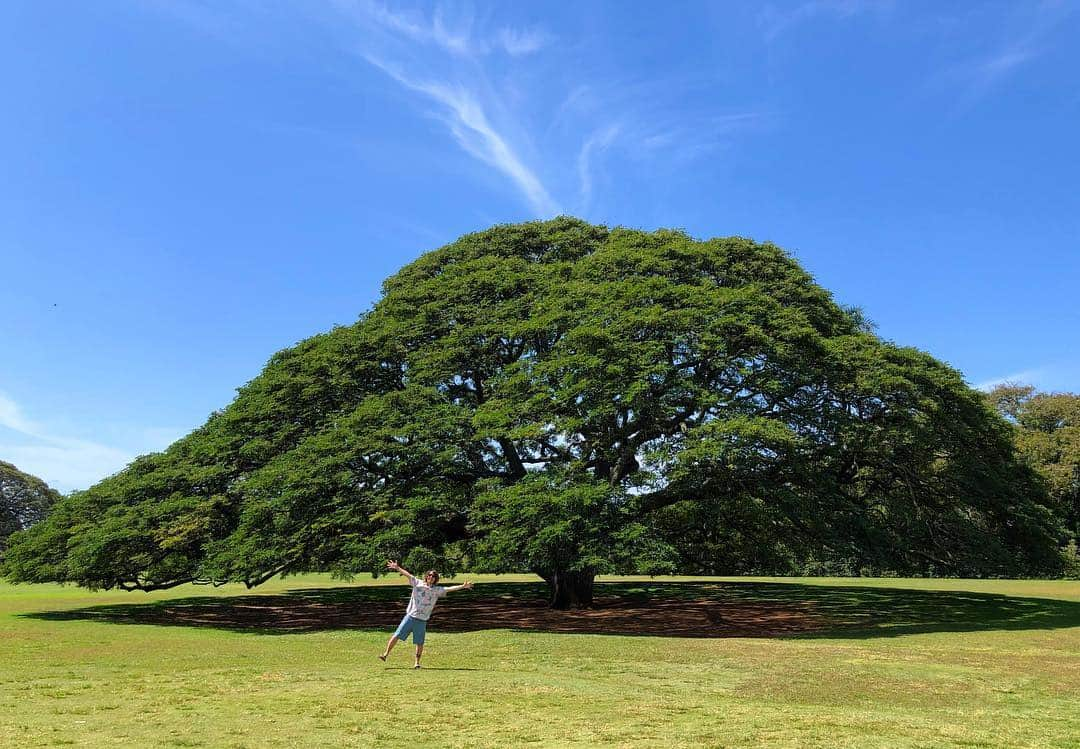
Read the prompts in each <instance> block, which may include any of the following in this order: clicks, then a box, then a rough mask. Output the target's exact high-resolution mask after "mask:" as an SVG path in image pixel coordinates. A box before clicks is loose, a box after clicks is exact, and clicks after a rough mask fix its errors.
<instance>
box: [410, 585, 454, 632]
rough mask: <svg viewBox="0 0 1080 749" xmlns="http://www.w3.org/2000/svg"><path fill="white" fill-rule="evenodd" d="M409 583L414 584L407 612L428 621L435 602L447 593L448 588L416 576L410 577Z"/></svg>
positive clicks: (414, 617) (415, 617) (413, 616)
mask: <svg viewBox="0 0 1080 749" xmlns="http://www.w3.org/2000/svg"><path fill="white" fill-rule="evenodd" d="M409 585H411V586H412V596H410V597H409V608H408V609H407V610H406V611H405V614H406V616H411V617H412V618H413V619H420V620H421V621H425V622H426V621H427V620H428V617H429V616H431V612H432V610H434V608H435V602H436V601H438V600H439V599H440V598H442V597H443V596H445V595H446V588H445V587H443V586H442V585H436V586H435V587H432V586H430V585H428V584H427V583H425V582H424V581H423V580H418V579H416V578H415V577H409Z"/></svg>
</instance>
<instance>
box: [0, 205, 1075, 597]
mask: <svg viewBox="0 0 1080 749" xmlns="http://www.w3.org/2000/svg"><path fill="white" fill-rule="evenodd" d="M1045 501H1046V496H1045V492H1044V491H1043V490H1042V488H1041V484H1040V483H1039V482H1038V480H1037V479H1036V477H1035V476H1034V474H1033V473H1032V471H1031V470H1030V469H1029V468H1028V467H1026V466H1025V465H1023V464H1022V463H1020V462H1019V461H1018V460H1017V459H1016V456H1015V453H1014V449H1013V446H1012V443H1011V441H1010V427H1009V425H1008V424H1007V423H1006V422H1005V421H1004V420H1002V419H1001V418H1000V417H998V416H997V415H996V414H994V413H993V412H992V411H991V409H989V408H987V406H986V405H985V404H984V403H983V401H982V398H981V396H980V394H979V393H977V392H975V391H973V390H972V389H970V388H969V387H968V386H967V385H966V384H965V383H964V381H963V378H962V376H961V375H960V374H959V373H958V372H957V371H956V370H954V369H952V368H950V367H948V366H946V365H944V364H942V363H941V362H939V361H937V360H935V359H934V358H933V357H931V356H929V355H927V354H925V353H923V352H920V351H917V350H915V349H911V348H903V347H898V346H895V345H893V344H891V343H889V342H887V341H883V340H881V339H880V338H878V337H877V336H876V335H874V334H873V332H872V327H871V325H870V324H869V323H868V321H867V319H866V318H865V316H864V315H863V314H862V313H861V312H860V311H858V310H849V309H844V308H842V307H840V306H839V305H837V304H836V303H835V301H834V300H833V299H832V297H831V296H830V294H829V293H828V292H827V291H826V290H824V289H822V288H821V287H820V286H818V285H817V284H816V283H814V281H813V279H812V278H811V276H810V275H809V274H808V273H806V272H805V271H804V270H803V269H802V268H800V267H799V265H798V263H796V262H795V261H794V260H793V259H792V258H791V257H790V256H789V255H788V254H786V253H785V252H784V251H783V250H781V249H780V248H778V247H776V246H774V245H771V244H768V243H766V244H759V243H755V242H753V241H751V240H748V239H742V238H738V237H731V238H725V239H711V240H706V241H698V240H694V239H693V238H691V237H689V236H687V235H686V234H685V233H683V232H679V231H671V230H660V231H656V232H643V231H635V230H630V229H608V228H606V227H602V226H591V225H589V224H586V223H584V222H582V221H579V220H576V219H571V218H559V219H555V220H553V221H547V222H533V223H527V224H519V225H510V226H497V227H494V228H492V229H490V230H487V231H484V232H479V233H476V234H469V235H466V236H464V237H462V238H461V239H459V240H457V241H456V242H454V243H452V244H449V245H446V246H445V247H442V248H439V249H438V250H435V251H432V252H429V253H427V254H425V255H423V256H422V257H420V258H419V259H418V260H416V261H415V262H413V263H411V264H409V265H407V266H406V267H404V268H403V269H402V270H401V271H399V272H398V273H397V274H395V275H394V276H393V277H391V278H389V279H387V281H386V282H385V284H384V291H383V296H382V298H381V299H380V300H379V301H378V302H377V303H376V304H375V305H374V307H373V308H372V309H371V310H370V311H369V312H367V313H366V314H364V315H363V316H362V317H361V318H360V320H359V321H358V322H357V323H355V324H354V325H351V326H348V327H339V328H335V329H334V330H332V331H330V332H328V333H325V334H322V335H318V336H315V337H313V338H310V339H308V340H306V341H303V342H301V343H299V344H298V345H296V346H295V347H292V348H290V349H287V350H285V351H282V352H279V353H278V354H276V355H274V357H273V358H272V359H271V360H270V362H269V363H268V364H267V366H266V368H265V369H264V370H263V372H262V373H261V374H260V375H259V376H258V377H257V378H255V379H254V380H252V381H251V382H249V383H248V384H247V385H245V386H244V387H242V388H241V389H240V390H239V392H238V395H237V398H236V399H235V400H234V401H233V403H232V404H231V405H229V406H228V407H227V408H225V409H223V410H221V411H219V412H215V413H214V414H212V415H211V417H210V418H209V420H208V421H207V422H206V424H205V425H204V426H202V427H201V428H199V429H197V430H195V431H194V432H192V433H191V434H190V435H188V436H186V437H184V438H183V439H181V440H179V441H177V442H176V443H174V444H173V445H172V446H170V447H169V448H168V449H167V450H166V451H164V452H163V453H158V454H154V455H148V456H144V457H141V458H139V459H137V460H136V461H134V462H133V463H132V464H131V465H130V466H128V467H127V468H126V469H125V470H123V471H121V472H120V473H119V474H116V475H115V476H112V477H110V478H108V479H105V480H104V481H102V482H100V483H99V484H97V485H96V486H94V487H92V488H90V489H89V490H87V491H84V492H78V493H75V494H73V495H71V496H69V497H68V498H66V499H65V500H64V501H62V502H61V503H60V504H59V505H58V506H57V508H56V510H55V511H54V512H53V514H52V515H51V516H50V517H49V519H48V520H47V521H46V522H44V523H41V524H40V525H38V526H36V527H35V528H33V529H32V530H30V531H27V532H24V533H20V534H17V536H16V537H15V538H14V539H13V541H12V548H11V551H10V553H9V554H8V555H7V557H6V559H5V561H4V572H5V573H6V574H7V575H8V576H9V577H10V578H11V579H14V580H23V581H44V580H61V581H72V582H77V583H79V584H81V585H85V586H89V587H104V588H111V587H120V588H125V589H142V590H151V589H155V588H161V587H169V586H173V585H177V584H180V583H183V582H189V581H206V582H224V581H242V582H245V583H247V584H248V585H258V584H260V583H261V582H263V581H265V580H267V579H269V578H270V577H272V576H274V575H277V574H282V573H289V572H296V571H303V570H330V571H333V572H335V573H338V574H340V575H343V576H347V575H349V574H352V573H355V572H358V571H363V570H367V571H371V572H374V573H376V574H377V573H378V572H380V571H381V570H382V566H383V560H384V559H385V558H387V557H392V558H399V559H403V560H404V561H405V563H406V565H408V564H414V565H417V566H419V567H428V566H436V565H437V566H439V567H441V568H442V569H443V570H444V571H447V572H454V571H461V570H472V571H509V570H513V571H532V572H535V573H536V574H538V575H540V576H541V577H542V578H543V579H544V580H545V581H547V583H548V585H549V588H550V592H551V600H552V604H553V605H554V606H556V607H560V608H568V607H574V606H587V605H589V604H590V603H591V601H592V591H593V580H594V578H595V576H596V575H597V574H600V573H605V572H641V573H655V572H662V571H673V570H681V571H686V572H708V573H721V572H723V573H741V572H781V573H789V572H794V571H800V570H805V569H820V570H825V571H827V570H833V571H851V572H856V573H857V572H859V571H890V572H903V573H913V574H938V575H970V576H985V575H1018V574H1024V575H1032V574H1046V573H1052V572H1054V571H1056V570H1057V569H1058V567H1059V565H1060V563H1061V557H1060V555H1059V554H1058V552H1057V549H1056V547H1055V545H1054V533H1055V530H1054V520H1053V517H1052V516H1051V514H1050V512H1049V511H1048V510H1047V508H1046V507H1045V505H1044V502H1045Z"/></svg>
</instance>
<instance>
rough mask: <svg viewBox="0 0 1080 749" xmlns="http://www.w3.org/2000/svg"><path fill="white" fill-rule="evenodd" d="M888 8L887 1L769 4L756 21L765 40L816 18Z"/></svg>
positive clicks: (823, 0) (813, 0)
mask: <svg viewBox="0 0 1080 749" xmlns="http://www.w3.org/2000/svg"><path fill="white" fill-rule="evenodd" d="M891 7H892V2H891V0H807V2H803V3H799V4H797V5H794V6H787V7H782V8H778V7H777V6H775V5H773V4H771V3H770V4H768V5H766V6H765V7H764V8H762V9H761V11H760V12H759V13H758V18H757V21H758V26H759V27H760V28H761V31H762V34H764V36H765V41H767V42H772V41H774V40H776V38H777V37H779V36H781V35H782V34H784V33H785V32H787V31H790V30H792V29H794V28H796V27H798V26H800V25H802V24H804V23H807V22H809V21H813V20H816V19H820V18H832V19H846V18H852V17H854V16H858V15H862V14H864V13H870V12H878V13H880V12H883V11H887V10H888V9H889V8H891Z"/></svg>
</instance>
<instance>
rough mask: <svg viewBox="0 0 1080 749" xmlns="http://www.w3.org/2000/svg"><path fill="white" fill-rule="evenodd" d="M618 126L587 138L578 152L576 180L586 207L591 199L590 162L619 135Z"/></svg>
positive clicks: (598, 131)
mask: <svg viewBox="0 0 1080 749" xmlns="http://www.w3.org/2000/svg"><path fill="white" fill-rule="evenodd" d="M619 130H620V126H619V125H610V126H608V127H606V128H603V129H601V130H597V131H596V132H594V133H593V134H592V135H591V136H589V137H588V138H587V139H586V140H585V142H584V143H583V144H582V146H581V150H580V151H579V152H578V159H577V167H578V180H579V182H580V185H581V201H582V203H583V204H584V205H585V206H586V208H587V207H588V205H589V201H590V200H591V199H592V186H593V179H592V161H593V157H594V155H595V154H598V153H602V152H603V151H606V150H607V149H608V147H609V146H610V145H611V144H612V142H614V140H615V138H616V136H617V135H618V134H619Z"/></svg>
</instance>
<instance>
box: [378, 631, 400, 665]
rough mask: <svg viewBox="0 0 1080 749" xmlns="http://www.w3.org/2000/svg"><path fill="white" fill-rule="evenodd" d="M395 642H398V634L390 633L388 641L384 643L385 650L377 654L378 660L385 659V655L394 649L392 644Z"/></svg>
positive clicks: (395, 643)
mask: <svg viewBox="0 0 1080 749" xmlns="http://www.w3.org/2000/svg"><path fill="white" fill-rule="evenodd" d="M397 642H398V636H397V635H390V641H389V642H388V643H386V650H385V651H383V654H382V655H380V656H379V660H380V661H385V660H386V656H388V655H390V651H391V650H393V649H394V646H395V645H397Z"/></svg>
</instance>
